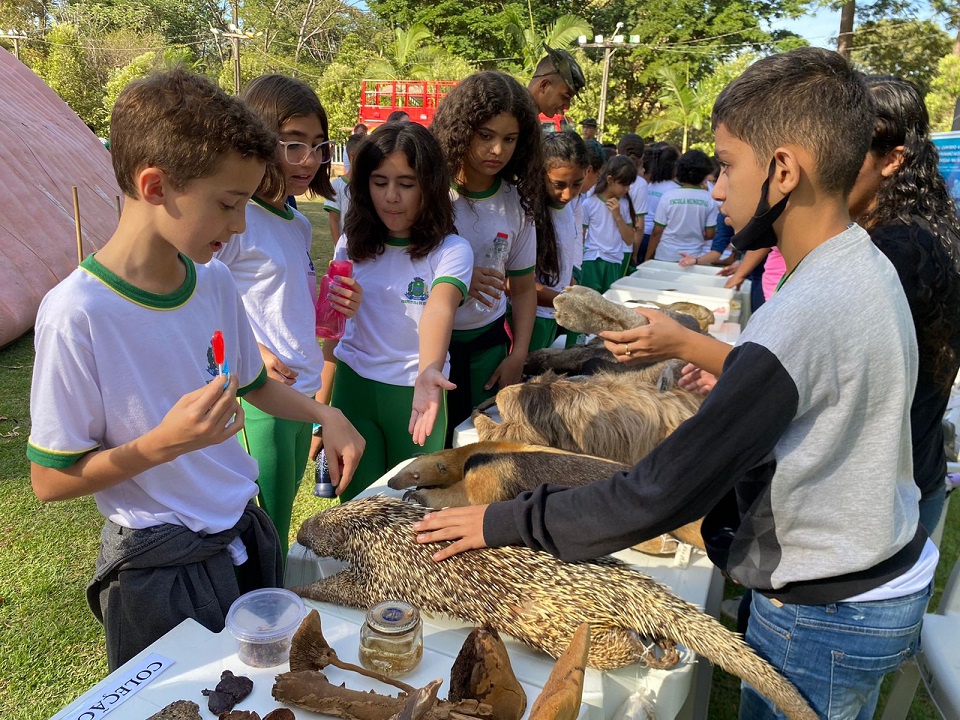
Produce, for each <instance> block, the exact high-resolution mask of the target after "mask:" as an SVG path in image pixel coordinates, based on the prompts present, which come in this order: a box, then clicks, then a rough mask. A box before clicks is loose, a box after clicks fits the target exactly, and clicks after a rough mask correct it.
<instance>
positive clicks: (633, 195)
mask: <svg viewBox="0 0 960 720" xmlns="http://www.w3.org/2000/svg"><path fill="white" fill-rule="evenodd" d="M627 194H628V195H629V196H630V200H631V201H632V202H633V212H634V214H635V215H636V216H637V217H636V221H635V222H634V224H633V225H634V227H637V225H638V224H639V222H640V220H643V224H644V227H646V223H647V212H648V210H647V201H648V198H649V197H650V183H648V182H647V181H646V180H644V179H643V178H642V177H640V176H639V175H637V179H636V180H634V181H633V184H632V185H630V190H629V191H628V193H627ZM625 252H633V246H632V245H631V246H630V247H628V248H625Z"/></svg>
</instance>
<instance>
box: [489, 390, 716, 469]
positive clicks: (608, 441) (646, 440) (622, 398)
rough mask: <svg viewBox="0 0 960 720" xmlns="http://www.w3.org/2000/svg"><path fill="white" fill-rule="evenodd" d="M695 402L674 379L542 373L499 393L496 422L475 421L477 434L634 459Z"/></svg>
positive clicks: (697, 404) (697, 401) (627, 460)
mask: <svg viewBox="0 0 960 720" xmlns="http://www.w3.org/2000/svg"><path fill="white" fill-rule="evenodd" d="M700 402H701V397H700V396H699V395H697V394H696V393H691V392H688V391H687V390H682V389H680V388H678V387H675V386H672V387H670V388H669V389H666V390H664V391H663V392H661V388H659V387H657V386H655V385H653V384H652V383H647V382H642V381H640V380H639V379H638V378H637V377H635V376H633V375H631V374H626V375H625V374H611V373H598V374H596V375H591V376H590V377H573V378H565V377H560V376H558V375H554V374H553V373H546V374H545V375H541V376H540V377H536V378H533V379H531V380H530V381H528V382H525V383H519V384H516V385H509V386H507V387H505V388H503V389H502V390H500V392H498V393H497V395H496V406H497V409H498V410H499V412H500V417H501V418H502V420H501V422H497V421H495V420H493V419H492V418H490V417H489V416H487V415H485V414H483V413H480V412H475V413H474V415H473V423H474V426H475V427H476V428H477V435H478V436H479V438H480V440H508V441H512V442H520V443H528V444H531V445H545V446H547V447H553V448H558V449H560V450H569V451H570V452H575V453H581V454H584V455H594V456H596V457H602V458H608V459H610V460H616V461H618V462H621V463H626V464H628V465H634V464H636V463H637V462H638V461H639V460H640V458H642V457H643V456H644V455H646V454H647V453H648V452H650V451H651V450H653V448H654V447H656V446H657V445H658V444H659V443H660V442H661V441H662V440H663V439H664V438H665V437H667V435H669V434H670V433H672V432H673V431H674V430H676V429H677V427H679V426H680V424H681V423H682V422H684V421H685V420H687V419H688V418H690V417H691V416H693V415H694V413H696V412H697V409H698V408H699V407H700Z"/></svg>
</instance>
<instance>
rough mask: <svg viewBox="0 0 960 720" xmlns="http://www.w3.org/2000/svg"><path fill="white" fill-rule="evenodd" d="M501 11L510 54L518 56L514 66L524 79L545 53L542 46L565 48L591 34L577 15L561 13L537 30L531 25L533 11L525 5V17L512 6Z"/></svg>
mask: <svg viewBox="0 0 960 720" xmlns="http://www.w3.org/2000/svg"><path fill="white" fill-rule="evenodd" d="M503 14H504V18H505V19H506V20H507V25H506V28H505V32H506V37H507V41H508V42H509V43H510V48H511V54H515V55H517V56H518V57H519V58H521V60H520V62H518V63H516V69H517V71H518V72H519V73H520V74H522V75H524V76H525V77H527V78H529V77H530V76H531V75H532V74H533V71H534V69H535V68H536V67H537V63H539V62H540V59H541V58H542V57H543V56H544V54H545V53H546V51H545V50H544V46H545V45H547V46H549V47H552V48H569V47H570V46H572V45H574V44H575V43H576V42H577V38H578V37H580V36H581V35H591V34H592V30H591V29H590V24H589V23H588V22H587V21H586V20H584V19H583V18H582V17H580V16H578V15H561V16H560V17H558V18H557V19H556V20H555V21H554V22H552V23H550V24H549V25H546V26H544V27H543V28H542V29H538V28H537V27H536V25H534V19H533V10H532V7H530V6H529V5H528V13H527V15H526V16H524V15H523V14H521V13H520V12H519V8H518V6H516V5H510V6H508V7H507V8H505V9H504V13H503Z"/></svg>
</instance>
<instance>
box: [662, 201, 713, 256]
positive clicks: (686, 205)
mask: <svg viewBox="0 0 960 720" xmlns="http://www.w3.org/2000/svg"><path fill="white" fill-rule="evenodd" d="M654 223H656V224H657V225H661V226H663V235H661V236H660V244H659V245H657V251H656V253H655V254H654V256H653V257H654V259H655V260H665V261H666V262H677V261H679V260H680V253H682V252H683V253H689V254H690V255H695V256H697V257H699V256H700V255H701V254H702V253H703V247H704V239H703V231H704V230H705V229H706V228H712V227H716V226H717V204H716V203H715V202H714V201H713V198H711V197H710V193H708V192H707V191H706V190H704V189H703V188H695V187H689V186H687V187H683V186H681V187H678V188H675V189H673V190H669V191H667V192H665V193H664V194H663V197H661V198H660V203H659V204H658V205H657V212H656V215H655V216H654Z"/></svg>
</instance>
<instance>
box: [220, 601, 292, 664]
mask: <svg viewBox="0 0 960 720" xmlns="http://www.w3.org/2000/svg"><path fill="white" fill-rule="evenodd" d="M303 614H304V613H303V601H302V600H301V599H300V597H299V596H298V595H296V594H295V593H292V592H290V591H289V590H284V589H282V588H263V589H261V590H254V591H252V592H248V593H246V594H245V595H241V596H240V597H238V598H237V599H236V600H235V601H234V603H233V605H231V606H230V611H229V612H228V613H227V629H228V630H229V631H230V634H231V635H233V636H234V637H235V638H236V639H237V656H238V657H239V658H240V660H241V662H243V663H244V664H245V665H250V666H251V667H273V666H275V665H281V664H283V663H285V662H286V661H287V660H288V659H289V658H290V641H291V640H292V639H293V634H294V633H295V632H296V630H297V628H298V627H300V621H301V620H303Z"/></svg>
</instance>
